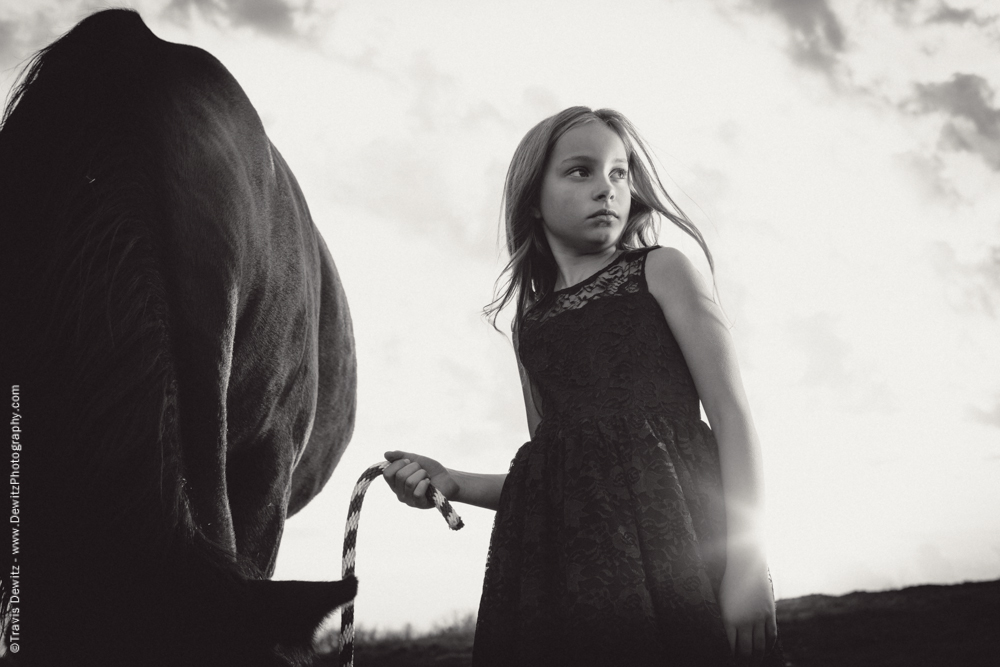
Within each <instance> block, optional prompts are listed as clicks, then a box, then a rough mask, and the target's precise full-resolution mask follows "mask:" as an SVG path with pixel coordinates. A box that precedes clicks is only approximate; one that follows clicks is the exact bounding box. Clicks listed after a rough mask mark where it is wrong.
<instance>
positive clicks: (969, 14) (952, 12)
mask: <svg viewBox="0 0 1000 667" xmlns="http://www.w3.org/2000/svg"><path fill="white" fill-rule="evenodd" d="M996 20H997V19H996V17H995V16H987V17H983V16H980V15H979V14H978V13H976V10H974V9H955V8H954V7H951V6H950V5H948V4H946V3H941V6H940V7H939V8H938V10H937V11H936V12H934V13H933V14H931V15H930V16H929V17H928V18H927V20H926V21H925V23H952V24H956V25H965V24H967V23H971V24H973V25H977V26H980V27H983V26H987V25H989V24H991V23H993V22H994V21H996Z"/></svg>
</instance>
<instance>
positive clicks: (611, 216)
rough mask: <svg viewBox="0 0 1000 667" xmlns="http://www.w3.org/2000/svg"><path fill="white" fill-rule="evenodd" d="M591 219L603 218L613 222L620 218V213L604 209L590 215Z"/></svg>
mask: <svg viewBox="0 0 1000 667" xmlns="http://www.w3.org/2000/svg"><path fill="white" fill-rule="evenodd" d="M590 219H591V220H602V221H606V222H613V221H615V220H617V219H618V214H617V213H615V212H614V211H610V210H603V211H598V212H597V213H594V214H592V215H591V216H590Z"/></svg>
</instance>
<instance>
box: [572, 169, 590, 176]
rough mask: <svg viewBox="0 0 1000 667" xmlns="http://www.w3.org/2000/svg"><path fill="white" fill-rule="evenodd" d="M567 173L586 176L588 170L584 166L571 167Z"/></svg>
mask: <svg viewBox="0 0 1000 667" xmlns="http://www.w3.org/2000/svg"><path fill="white" fill-rule="evenodd" d="M569 173H570V174H578V175H580V176H586V175H587V173H588V172H587V169H586V167H573V168H572V169H570V170H569Z"/></svg>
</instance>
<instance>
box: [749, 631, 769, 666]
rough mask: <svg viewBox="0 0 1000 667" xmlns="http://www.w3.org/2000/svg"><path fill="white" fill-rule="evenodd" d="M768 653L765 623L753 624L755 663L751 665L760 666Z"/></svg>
mask: <svg viewBox="0 0 1000 667" xmlns="http://www.w3.org/2000/svg"><path fill="white" fill-rule="evenodd" d="M766 651H767V641H766V639H765V635H764V622H763V621H758V622H757V623H754V624H753V661H752V663H751V664H754V665H759V664H760V661H761V660H763V659H764V653H765V652H766Z"/></svg>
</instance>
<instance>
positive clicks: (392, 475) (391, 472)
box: [382, 460, 409, 491]
mask: <svg viewBox="0 0 1000 667" xmlns="http://www.w3.org/2000/svg"><path fill="white" fill-rule="evenodd" d="M407 463H409V461H407V460H402V461H399V460H397V461H393V462H392V463H390V464H389V465H388V466H386V467H385V470H383V471H382V477H383V478H384V479H385V481H386V482H388V483H389V488H391V489H392V490H393V491H395V490H396V473H397V472H399V470H400V469H401V468H402V467H403V466H405V465H406V464H407Z"/></svg>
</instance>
